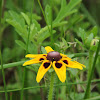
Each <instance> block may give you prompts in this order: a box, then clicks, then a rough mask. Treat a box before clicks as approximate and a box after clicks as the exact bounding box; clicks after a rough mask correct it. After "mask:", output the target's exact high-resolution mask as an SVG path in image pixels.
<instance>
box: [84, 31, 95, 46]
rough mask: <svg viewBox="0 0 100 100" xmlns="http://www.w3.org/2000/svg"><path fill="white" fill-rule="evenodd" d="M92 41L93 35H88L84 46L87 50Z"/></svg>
mask: <svg viewBox="0 0 100 100" xmlns="http://www.w3.org/2000/svg"><path fill="white" fill-rule="evenodd" d="M92 39H93V33H92V34H90V35H89V36H88V37H87V38H86V40H85V46H86V47H87V48H90V45H91V41H92Z"/></svg>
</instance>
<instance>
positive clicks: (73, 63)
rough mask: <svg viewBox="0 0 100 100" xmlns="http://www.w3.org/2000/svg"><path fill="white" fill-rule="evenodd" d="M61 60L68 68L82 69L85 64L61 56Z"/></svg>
mask: <svg viewBox="0 0 100 100" xmlns="http://www.w3.org/2000/svg"><path fill="white" fill-rule="evenodd" d="M61 60H62V61H63V62H64V63H65V64H66V66H67V67H70V68H78V69H80V70H82V69H83V67H85V65H83V64H80V63H79V62H77V61H71V60H69V59H68V58H62V59H61ZM82 66H83V67H82Z"/></svg>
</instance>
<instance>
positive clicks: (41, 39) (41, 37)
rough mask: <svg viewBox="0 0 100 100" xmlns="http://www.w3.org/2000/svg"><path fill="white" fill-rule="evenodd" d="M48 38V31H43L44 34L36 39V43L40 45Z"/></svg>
mask: <svg viewBox="0 0 100 100" xmlns="http://www.w3.org/2000/svg"><path fill="white" fill-rule="evenodd" d="M55 32H56V31H55V30H53V34H54V33H55ZM49 36H50V32H49V31H44V33H42V34H40V35H38V37H37V39H38V43H40V44H41V43H42V42H43V41H44V40H45V39H46V38H48V37H49Z"/></svg>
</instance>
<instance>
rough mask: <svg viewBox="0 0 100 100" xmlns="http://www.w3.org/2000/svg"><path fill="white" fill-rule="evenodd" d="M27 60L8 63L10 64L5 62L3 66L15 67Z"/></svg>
mask: <svg viewBox="0 0 100 100" xmlns="http://www.w3.org/2000/svg"><path fill="white" fill-rule="evenodd" d="M24 62H25V61H18V62H13V63H8V64H4V65H3V68H4V69H5V68H11V67H15V66H19V65H22V64H23V63H24ZM0 69H1V65H0Z"/></svg>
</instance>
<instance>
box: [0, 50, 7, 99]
mask: <svg viewBox="0 0 100 100" xmlns="http://www.w3.org/2000/svg"><path fill="white" fill-rule="evenodd" d="M0 59H1V69H2V76H3V82H4V90H5V98H6V100H8V94H7V87H6V81H5V72H4V68H3V61H2V55H1V50H0Z"/></svg>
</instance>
